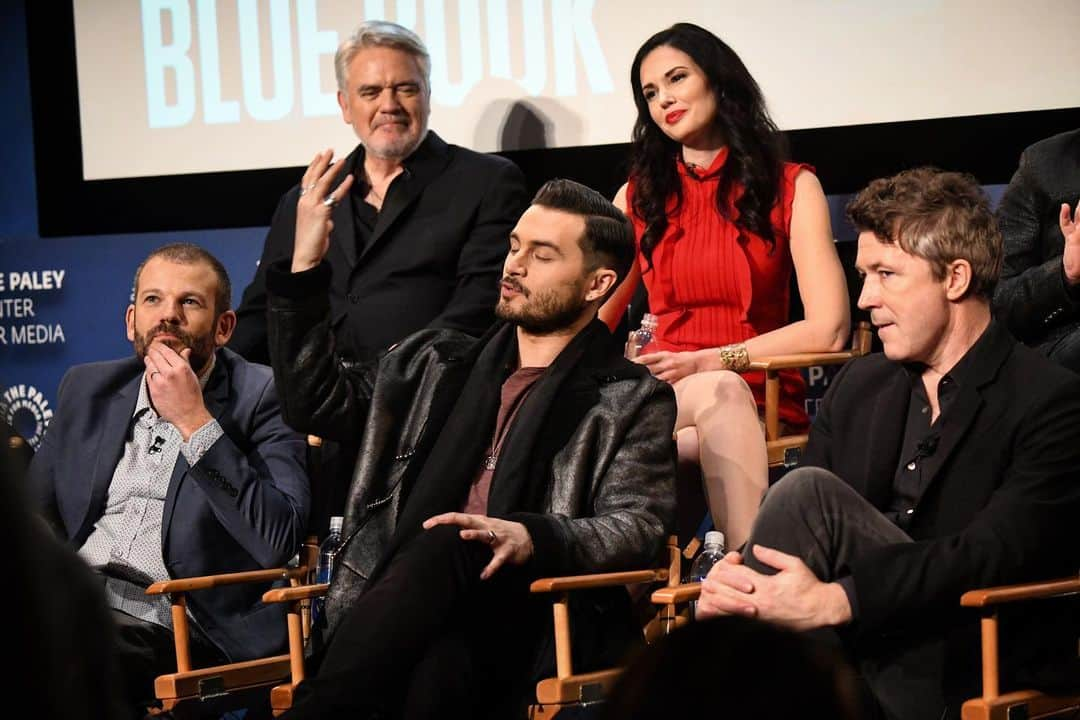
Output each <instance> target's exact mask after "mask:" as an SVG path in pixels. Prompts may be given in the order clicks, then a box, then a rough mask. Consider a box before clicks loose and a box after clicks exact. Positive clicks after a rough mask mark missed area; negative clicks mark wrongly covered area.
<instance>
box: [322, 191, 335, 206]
mask: <svg viewBox="0 0 1080 720" xmlns="http://www.w3.org/2000/svg"><path fill="white" fill-rule="evenodd" d="M322 204H323V205H325V206H326V207H328V208H335V207H337V200H336V199H335V198H334V196H333V194H330V195H327V196H326V197H325V198H323V201H322Z"/></svg>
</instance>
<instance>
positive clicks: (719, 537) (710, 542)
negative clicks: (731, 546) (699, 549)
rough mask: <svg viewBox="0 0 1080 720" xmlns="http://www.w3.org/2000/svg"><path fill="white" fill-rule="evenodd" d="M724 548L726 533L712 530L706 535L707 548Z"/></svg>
mask: <svg viewBox="0 0 1080 720" xmlns="http://www.w3.org/2000/svg"><path fill="white" fill-rule="evenodd" d="M710 546H715V547H724V533H722V532H720V531H719V530H710V531H709V532H707V533H705V547H710Z"/></svg>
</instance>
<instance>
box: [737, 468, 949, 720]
mask: <svg viewBox="0 0 1080 720" xmlns="http://www.w3.org/2000/svg"><path fill="white" fill-rule="evenodd" d="M909 542H912V539H911V537H909V536H908V535H907V533H905V532H904V531H903V530H901V529H900V528H899V527H897V526H896V525H895V524H894V523H893V522H892V521H891V520H889V519H888V518H887V517H885V516H884V515H882V514H881V513H880V512H879V511H878V510H877V509H876V508H875V507H874V506H873V505H871V504H870V503H869V502H867V501H866V499H865V498H863V497H862V496H861V495H859V494H858V493H857V492H855V490H854V489H852V487H851V486H850V485H848V484H847V483H845V482H844V481H842V480H841V479H840V478H838V477H837V476H836V475H834V474H833V473H831V472H829V471H828V470H823V469H821V468H816V467H804V468H798V469H796V470H793V471H791V472H790V473H788V474H787V475H785V476H784V477H783V478H782V479H781V480H780V481H779V482H778V483H776V484H775V485H773V486H772V487H771V488H770V489H769V491H768V492H767V493H766V494H765V499H764V500H763V501H762V504H761V509H760V512H759V514H758V517H757V519H756V520H755V522H754V527H753V529H752V530H751V532H750V538H749V540H747V543H746V547H745V550H744V553H743V557H744V558H745V563H746V565H747V566H749V567H751V568H753V569H754V570H757V571H758V572H761V573H765V574H770V575H771V574H773V573H775V572H776V570H775V569H773V568H771V567H768V566H765V565H762V564H761V563H760V562H759V561H758V560H757V559H756V558H754V556H753V553H752V552H751V547H752V546H753V545H755V544H758V543H760V544H761V545H764V546H766V547H771V548H774V549H776V550H780V551H781V552H785V553H788V554H790V555H796V556H798V557H800V558H802V560H803V562H805V563H806V564H807V566H808V567H809V568H810V569H811V570H813V571H814V574H815V575H817V577H818V579H820V580H823V581H825V582H833V581H835V580H838V579H839V578H841V577H843V576H844V575H846V574H848V570H847V568H848V567H849V564H850V563H851V562H852V561H853V560H855V559H857V558H859V556H860V554H862V553H865V552H867V551H868V550H873V549H875V548H880V547H883V546H886V545H894V544H897V543H909ZM855 604H856V607H855V608H853V610H855V611H856V613H857V612H858V610H857V607H858V598H857V597H856V598H855ZM855 622H858V617H857V615H856V619H855ZM840 636H841V638H843V637H844V636H845V633H844V632H843V631H842V630H841V631H840ZM844 644H845V649H846V651H847V653H848V656H849V659H850V660H851V661H852V663H853V664H854V665H855V666H856V667H857V669H858V672H859V674H860V676H861V678H862V680H863V682H864V683H865V685H866V688H867V689H868V690H869V693H870V694H871V695H872V696H873V700H874V701H875V702H876V703H877V705H878V706H879V708H878V709H879V710H880V712H881V714H882V715H883V716H884V717H886V718H889V719H890V720H927V719H932V720H936V719H937V718H941V717H944V716H945V715H944V712H945V701H944V699H943V693H942V675H943V673H944V655H943V651H942V643H941V642H930V643H926V642H919V643H910V644H906V643H905V642H904V641H897V642H895V643H883V644H875V645H874V646H873V647H872V648H870V649H868V648H866V647H863V646H862V645H860V646H859V647H855V646H854V645H853V644H851V643H848V642H845V643H844Z"/></svg>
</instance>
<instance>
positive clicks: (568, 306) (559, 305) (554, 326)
mask: <svg viewBox="0 0 1080 720" xmlns="http://www.w3.org/2000/svg"><path fill="white" fill-rule="evenodd" d="M507 281H508V282H511V283H512V284H514V285H515V287H516V288H517V289H518V291H519V292H520V293H521V294H522V295H523V296H524V298H525V300H526V301H527V302H526V303H525V304H524V307H522V308H521V309H520V310H513V309H512V308H511V307H510V304H509V303H507V302H505V301H504V300H502V299H500V300H499V303H498V304H497V305H496V306H495V317H497V318H499V319H500V320H505V321H506V322H509V323H513V324H514V325H517V326H518V327H519V328H521V329H522V330H524V331H525V332H527V333H529V334H530V335H553V334H555V333H557V332H559V331H560V330H566V329H567V328H570V327H572V326H573V325H574V324H575V323H576V322H577V321H578V320H580V319H581V315H582V312H583V311H584V310H585V308H586V306H587V305H588V301H586V300H585V299H584V298H582V296H581V295H582V292H581V291H582V290H583V289H584V281H582V282H575V283H573V284H572V285H571V286H569V287H570V292H569V293H567V294H566V295H560V293H559V290H558V289H549V290H543V291H539V292H528V291H526V290H525V288H524V287H523V286H522V285H521V284H520V283H516V282H515V281H512V280H507ZM500 282H501V281H500Z"/></svg>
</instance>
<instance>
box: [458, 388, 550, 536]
mask: <svg viewBox="0 0 1080 720" xmlns="http://www.w3.org/2000/svg"><path fill="white" fill-rule="evenodd" d="M545 370H547V368H544V367H523V368H521V369H520V370H518V371H517V372H515V373H514V374H513V375H511V376H510V377H508V378H506V382H504V383H503V386H502V400H501V404H500V405H499V414H498V416H497V417H496V419H495V433H494V435H493V438H492V440H491V442H490V443H489V444H488V447H487V451H486V452H485V453H484V459H483V460H481V461H480V470H479V472H477V474H476V479H475V480H473V484H472V487H471V488H469V497H468V498H467V499H466V500H465V508H464V509H463V510H462V512H466V513H471V514H473V515H487V503H488V492H490V490H491V479H492V477H494V476H495V465H494V464H492V463H490V462H489V458H490V457H491V456H494V458H495V463H498V457H499V452H500V451H501V450H502V444H503V440H505V439H506V436H507V435H508V434H509V431H510V426H511V425H513V423H514V417H515V416H516V415H517V411H518V409H519V408H520V407H521V405H522V403H524V402H525V398H526V397H527V396H528V394H529V390H531V389H532V386H533V383H535V382H536V381H537V379H539V377H540V376H541V375H543V374H544V371H545Z"/></svg>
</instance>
